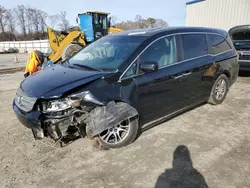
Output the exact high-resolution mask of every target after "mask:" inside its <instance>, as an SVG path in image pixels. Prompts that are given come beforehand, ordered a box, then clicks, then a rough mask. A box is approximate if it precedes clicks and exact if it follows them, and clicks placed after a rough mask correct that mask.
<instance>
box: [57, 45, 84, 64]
mask: <svg viewBox="0 0 250 188" xmlns="http://www.w3.org/2000/svg"><path fill="white" fill-rule="evenodd" d="M81 49H83V47H82V46H80V45H79V44H70V45H68V46H67V47H66V48H65V49H64V50H63V53H62V60H63V61H64V60H65V59H68V58H69V57H71V56H72V55H74V54H76V53H77V52H79V51H80V50H81Z"/></svg>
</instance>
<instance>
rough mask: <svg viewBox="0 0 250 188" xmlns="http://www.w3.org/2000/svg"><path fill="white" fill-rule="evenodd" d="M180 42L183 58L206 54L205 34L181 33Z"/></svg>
mask: <svg viewBox="0 0 250 188" xmlns="http://www.w3.org/2000/svg"><path fill="white" fill-rule="evenodd" d="M182 43H183V56H184V57H183V58H184V60H188V59H191V58H196V57H200V56H204V55H207V54H208V44H207V39H206V35H205V34H185V35H182Z"/></svg>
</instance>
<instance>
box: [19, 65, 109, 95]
mask: <svg viewBox="0 0 250 188" xmlns="http://www.w3.org/2000/svg"><path fill="white" fill-rule="evenodd" d="M103 75H105V73H101V72H98V71H89V70H81V69H76V68H72V67H71V68H70V67H68V66H63V65H56V66H53V67H50V68H48V69H45V70H44V71H43V72H38V73H35V74H33V75H31V76H30V77H27V78H26V79H25V80H24V81H23V82H22V83H21V89H22V90H23V91H24V92H25V93H26V94H28V95H29V96H33V97H36V98H44V99H49V98H59V97H60V96H61V94H63V93H65V92H66V91H68V90H70V89H73V88H76V87H78V86H81V85H84V84H86V83H88V82H91V81H93V80H96V79H98V78H100V77H102V76H103Z"/></svg>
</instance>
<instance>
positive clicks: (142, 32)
mask: <svg viewBox="0 0 250 188" xmlns="http://www.w3.org/2000/svg"><path fill="white" fill-rule="evenodd" d="M195 32H202V33H203V32H204V33H215V34H220V35H223V36H224V37H227V36H228V32H227V31H225V30H222V29H214V28H206V27H165V28H147V29H135V30H127V31H123V32H118V33H115V34H114V35H123V36H124V35H131V36H132V35H133V36H148V37H150V36H153V35H156V34H164V35H167V34H175V33H195Z"/></svg>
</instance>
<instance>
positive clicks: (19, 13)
mask: <svg viewBox="0 0 250 188" xmlns="http://www.w3.org/2000/svg"><path fill="white" fill-rule="evenodd" d="M14 12H15V14H16V19H17V23H18V25H19V26H20V28H21V31H22V34H23V35H24V36H25V37H26V36H27V32H26V30H27V27H26V26H27V24H26V23H27V19H26V8H25V6H24V5H17V7H16V8H15V9H14Z"/></svg>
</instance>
